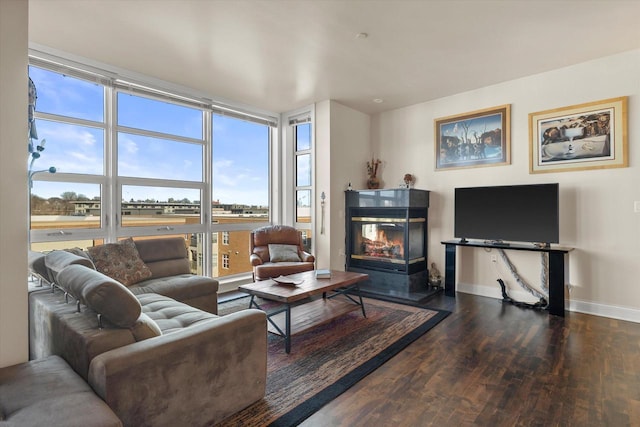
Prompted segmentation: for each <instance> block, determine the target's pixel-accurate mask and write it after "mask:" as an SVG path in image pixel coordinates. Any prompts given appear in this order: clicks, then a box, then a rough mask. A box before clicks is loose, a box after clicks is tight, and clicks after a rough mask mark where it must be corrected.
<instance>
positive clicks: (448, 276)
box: [441, 240, 573, 317]
mask: <svg viewBox="0 0 640 427" xmlns="http://www.w3.org/2000/svg"><path fill="white" fill-rule="evenodd" d="M441 243H442V244H443V245H444V247H445V267H444V269H445V271H444V293H445V295H446V296H449V297H455V296H456V252H457V247H458V246H470V247H476V248H493V249H508V250H516V251H531V252H547V253H548V254H549V313H551V314H553V315H556V316H562V317H564V272H565V255H567V254H568V253H569V252H570V251H572V250H573V248H569V247H565V246H553V247H538V246H534V245H533V244H529V245H526V244H522V243H509V244H505V243H485V242H479V241H478V242H473V241H465V242H463V241H461V240H445V241H443V242H441Z"/></svg>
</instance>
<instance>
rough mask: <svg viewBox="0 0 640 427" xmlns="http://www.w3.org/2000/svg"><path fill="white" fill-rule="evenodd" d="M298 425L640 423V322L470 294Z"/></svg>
mask: <svg viewBox="0 0 640 427" xmlns="http://www.w3.org/2000/svg"><path fill="white" fill-rule="evenodd" d="M429 305H430V306H432V307H434V308H441V309H447V310H450V311H452V314H451V315H450V316H449V317H447V318H446V319H445V320H443V321H442V322H441V323H440V324H439V325H437V326H436V327H435V328H433V329H432V330H431V331H429V332H428V333H427V334H426V335H424V336H422V337H421V338H420V339H418V340H417V341H416V342H414V343H413V344H411V345H410V346H409V347H407V348H406V349H405V350H403V351H402V352H401V353H400V354H398V355H397V356H396V357H394V358H393V359H392V360H390V361H389V362H387V363H386V364H384V365H383V366H382V367H380V368H378V369H377V370H376V371H375V372H373V373H372V374H370V375H369V376H367V377H366V378H364V379H363V380H362V381H360V382H359V383H358V384H356V385H355V386H353V387H352V388H350V389H349V390H347V391H346V392H344V393H343V394H342V395H340V396H339V397H338V398H337V399H335V400H334V401H332V402H331V403H329V404H328V405H326V406H325V407H323V408H322V409H321V410H320V411H318V412H317V413H315V414H314V415H312V416H311V417H310V418H308V419H307V420H306V421H305V422H304V423H303V424H302V426H306V427H309V426H323V427H324V426H430V425H437V426H469V425H478V426H615V427H618V426H634V425H636V426H640V324H637V323H632V322H625V321H619V320H615V319H609V318H605V317H597V316H591V315H585V314H580V313H571V312H567V315H566V317H565V318H561V317H556V316H549V315H548V314H547V313H546V312H538V311H534V310H530V309H524V308H519V307H515V306H512V305H507V304H503V303H502V302H501V301H500V300H496V299H492V298H485V297H479V296H474V295H468V294H458V297H457V298H456V299H453V298H449V297H445V296H444V295H438V296H437V297H435V298H434V299H432V300H431V301H430V302H429Z"/></svg>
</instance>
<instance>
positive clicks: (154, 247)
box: [135, 237, 191, 278]
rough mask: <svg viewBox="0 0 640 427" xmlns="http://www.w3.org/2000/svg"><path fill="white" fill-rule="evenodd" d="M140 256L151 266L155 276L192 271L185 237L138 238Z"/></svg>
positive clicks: (137, 244) (136, 242)
mask: <svg viewBox="0 0 640 427" xmlns="http://www.w3.org/2000/svg"><path fill="white" fill-rule="evenodd" d="M135 245H136V248H138V253H139V254H140V258H142V260H143V261H144V263H145V264H146V265H147V267H149V270H151V272H152V273H153V276H152V277H154V278H156V277H166V276H175V275H177V274H189V273H191V268H190V267H191V266H190V264H189V253H188V252H187V246H186V243H185V240H184V238H182V237H163V238H161V239H145V240H136V241H135Z"/></svg>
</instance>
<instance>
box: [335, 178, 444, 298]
mask: <svg viewBox="0 0 640 427" xmlns="http://www.w3.org/2000/svg"><path fill="white" fill-rule="evenodd" d="M345 206H346V222H347V223H346V228H347V234H346V250H345V255H346V270H347V271H355V272H360V273H366V274H368V275H369V280H368V281H367V282H364V283H362V284H361V285H360V289H361V290H362V291H364V292H365V293H368V294H372V296H383V297H387V298H390V299H398V300H406V301H410V302H422V301H424V300H425V299H428V298H429V297H430V296H432V295H433V294H434V293H435V290H434V289H432V288H430V287H429V285H428V270H427V233H428V230H427V224H428V208H429V192H428V191H425V190H416V189H393V190H362V191H347V192H346V193H345Z"/></svg>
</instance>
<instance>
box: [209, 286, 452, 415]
mask: <svg viewBox="0 0 640 427" xmlns="http://www.w3.org/2000/svg"><path fill="white" fill-rule="evenodd" d="M364 304H365V308H366V313H367V317H366V318H365V317H363V316H362V311H361V310H357V311H352V312H350V313H348V314H345V315H343V316H341V317H338V318H337V319H334V320H333V321H331V322H329V323H326V324H324V325H320V326H317V327H315V328H313V329H310V330H309V331H307V332H304V333H302V334H299V335H294V336H293V337H292V340H291V353H290V354H286V352H285V350H284V339H283V338H281V337H279V336H277V335H273V334H269V337H268V353H267V391H266V395H265V397H264V399H262V400H260V401H258V402H256V403H254V404H253V405H251V406H250V407H248V408H246V409H244V410H243V411H240V412H239V413H237V414H235V415H234V416H232V417H230V418H227V419H226V420H225V421H224V422H223V423H221V424H219V426H225V427H226V426H274V427H284V426H295V425H298V424H299V423H301V422H302V421H304V420H305V419H306V418H308V417H309V416H311V415H312V414H313V413H314V412H316V411H317V410H318V409H320V408H321V407H323V406H324V405H326V404H327V403H328V402H330V401H331V400H332V399H335V398H336V397H337V396H339V395H340V394H341V393H343V392H344V391H345V390H347V389H348V388H349V387H351V386H352V385H354V384H355V383H357V382H358V381H360V380H361V379H362V378H364V377H365V376H367V375H368V374H369V373H371V372H373V371H374V370H375V369H376V368H378V367H379V366H381V365H382V364H383V363H385V362H386V361H387V360H389V359H391V358H392V357H393V356H394V355H396V354H398V353H399V352H400V351H401V350H402V349H403V348H405V347H406V346H407V345H409V344H411V343H412V342H413V341H415V340H416V339H417V338H419V337H420V336H422V335H423V334H425V333H426V332H427V331H428V330H429V329H431V328H433V327H434V326H435V325H437V324H438V322H440V321H441V320H442V319H444V318H445V317H447V315H449V312H447V311H439V310H432V309H425V308H420V307H412V306H407V305H401V304H396V303H392V302H386V301H380V300H375V299H369V298H366V299H364ZM248 305H249V298H242V299H239V300H235V301H230V302H227V303H222V304H220V306H219V314H220V315H225V314H228V313H232V312H234V311H237V310H241V309H244V308H247V307H248Z"/></svg>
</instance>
